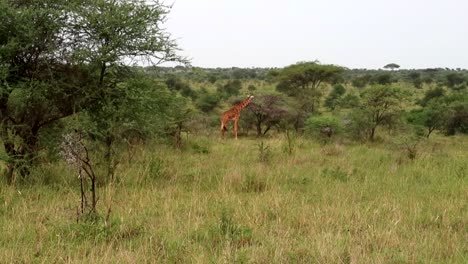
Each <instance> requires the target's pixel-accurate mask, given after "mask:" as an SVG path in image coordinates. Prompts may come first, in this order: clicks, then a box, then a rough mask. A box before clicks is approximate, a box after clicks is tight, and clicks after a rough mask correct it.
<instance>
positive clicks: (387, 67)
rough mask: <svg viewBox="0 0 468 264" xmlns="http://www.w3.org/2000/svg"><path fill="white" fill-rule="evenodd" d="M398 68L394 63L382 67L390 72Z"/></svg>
mask: <svg viewBox="0 0 468 264" xmlns="http://www.w3.org/2000/svg"><path fill="white" fill-rule="evenodd" d="M398 68H400V65H398V64H396V63H389V64H387V65H385V66H384V69H390V70H392V71H393V70H394V69H398Z"/></svg>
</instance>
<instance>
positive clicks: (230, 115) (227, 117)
mask: <svg viewBox="0 0 468 264" xmlns="http://www.w3.org/2000/svg"><path fill="white" fill-rule="evenodd" d="M252 98H253V95H249V97H247V99H245V100H243V101H242V102H240V103H238V104H236V105H235V106H233V107H232V108H231V109H229V110H227V111H226V112H224V113H223V115H222V116H221V136H222V137H224V132H225V131H227V128H226V125H227V124H228V123H229V121H231V120H232V121H234V135H235V137H236V139H237V126H238V124H239V117H240V112H241V111H242V109H244V108H245V107H246V106H247V105H248V104H249V103H250V101H251V100H252Z"/></svg>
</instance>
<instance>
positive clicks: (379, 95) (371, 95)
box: [348, 85, 405, 140]
mask: <svg viewBox="0 0 468 264" xmlns="http://www.w3.org/2000/svg"><path fill="white" fill-rule="evenodd" d="M404 99H405V95H404V93H403V92H402V91H400V90H399V89H398V88H395V87H391V86H382V85H377V86H371V87H370V88H368V89H366V90H364V91H363V92H362V94H361V103H360V105H359V107H358V108H356V109H354V110H353V111H352V112H351V113H350V114H349V115H348V118H349V122H348V130H349V131H350V132H351V134H353V135H354V136H357V137H361V138H362V137H363V136H365V137H366V138H368V139H370V140H374V138H375V132H376V129H377V127H379V126H382V125H386V126H392V125H394V124H395V123H396V122H397V121H398V120H399V119H400V117H401V114H402V111H403V106H402V103H403V101H404Z"/></svg>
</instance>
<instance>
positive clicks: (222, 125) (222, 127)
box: [221, 121, 224, 138]
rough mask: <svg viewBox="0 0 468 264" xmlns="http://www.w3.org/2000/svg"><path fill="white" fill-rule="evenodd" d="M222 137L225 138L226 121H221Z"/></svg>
mask: <svg viewBox="0 0 468 264" xmlns="http://www.w3.org/2000/svg"><path fill="white" fill-rule="evenodd" d="M221 138H224V122H223V121H221Z"/></svg>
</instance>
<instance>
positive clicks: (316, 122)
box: [305, 116, 342, 139]
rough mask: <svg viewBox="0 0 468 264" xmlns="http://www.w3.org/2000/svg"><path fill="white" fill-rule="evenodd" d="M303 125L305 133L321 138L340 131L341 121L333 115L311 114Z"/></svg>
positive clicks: (329, 136) (326, 137) (327, 137)
mask: <svg viewBox="0 0 468 264" xmlns="http://www.w3.org/2000/svg"><path fill="white" fill-rule="evenodd" d="M305 127H306V133H307V134H309V135H311V136H315V137H319V138H321V139H329V138H331V137H332V136H333V135H336V134H340V133H341V131H342V124H341V121H340V120H339V119H338V118H337V117H334V116H311V117H309V118H308V119H307V120H306V122H305Z"/></svg>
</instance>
